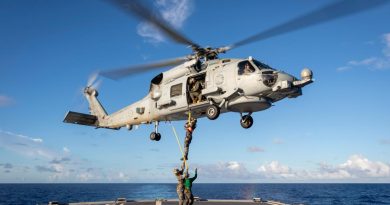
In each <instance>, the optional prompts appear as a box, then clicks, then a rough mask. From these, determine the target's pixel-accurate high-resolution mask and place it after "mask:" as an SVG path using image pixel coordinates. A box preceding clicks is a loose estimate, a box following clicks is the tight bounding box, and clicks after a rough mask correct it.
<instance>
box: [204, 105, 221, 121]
mask: <svg viewBox="0 0 390 205" xmlns="http://www.w3.org/2000/svg"><path fill="white" fill-rule="evenodd" d="M219 113H220V110H219V107H217V106H215V105H210V106H209V107H208V108H207V110H206V115H207V118H209V119H210V120H215V119H217V118H218V116H219Z"/></svg>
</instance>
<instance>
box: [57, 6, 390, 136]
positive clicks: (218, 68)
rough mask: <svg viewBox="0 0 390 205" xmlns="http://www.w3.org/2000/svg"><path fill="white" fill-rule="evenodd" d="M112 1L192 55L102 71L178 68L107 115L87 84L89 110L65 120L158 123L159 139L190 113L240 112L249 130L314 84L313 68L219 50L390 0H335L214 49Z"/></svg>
mask: <svg viewBox="0 0 390 205" xmlns="http://www.w3.org/2000/svg"><path fill="white" fill-rule="evenodd" d="M109 2H110V3H112V4H113V5H115V6H117V7H119V8H120V9H122V10H124V11H125V12H127V13H129V14H132V15H133V16H135V17H138V18H139V19H141V20H146V21H147V22H149V23H151V24H153V25H154V26H155V27H156V28H158V29H159V30H160V31H162V32H163V33H164V34H165V35H166V36H168V37H169V38H171V39H172V40H174V41H176V42H177V43H180V44H184V45H186V46H189V47H191V49H192V53H191V54H189V55H187V56H184V57H179V58H174V59H170V60H164V61H160V62H156V63H152V64H147V65H139V66H133V67H129V68H122V69H117V70H109V71H102V72H100V73H99V74H100V75H102V76H104V77H107V78H111V79H119V78H123V77H126V76H128V75H133V74H136V73H140V72H146V71H150V70H153V69H156V68H161V67H167V66H174V67H173V68H171V69H169V70H166V71H164V72H162V73H159V74H158V75H156V76H155V77H154V78H152V79H151V81H150V89H149V92H148V93H147V95H146V96H145V97H144V98H143V99H141V100H139V101H137V102H135V103H133V104H131V105H128V106H127V107H124V108H123V109H121V110H119V111H117V112H115V113H112V114H108V113H107V112H106V110H105V109H104V107H103V106H102V104H101V103H100V102H99V100H98V98H97V97H98V91H97V90H96V89H95V88H94V87H93V86H91V85H88V86H87V87H86V88H85V89H84V91H83V93H84V95H85V97H86V99H87V101H88V103H89V111H90V114H84V113H78V112H73V111H69V112H68V113H67V114H66V116H65V119H64V122H65V123H72V124H78V125H87V126H93V127H95V128H107V129H116V130H117V129H120V128H122V127H126V128H127V129H128V130H132V128H133V126H135V125H140V124H151V123H154V130H153V132H151V134H150V139H151V140H154V141H159V140H160V139H161V134H160V133H159V132H158V126H159V123H160V122H163V121H179V120H186V119H187V118H188V117H189V115H190V116H192V117H194V118H202V117H207V118H208V119H210V120H215V119H217V118H218V117H219V115H220V114H222V113H226V112H236V113H239V114H240V125H241V126H242V127H243V128H245V129H248V128H250V127H251V126H252V125H253V118H252V116H251V115H252V113H254V112H258V111H262V110H266V109H268V108H270V107H271V106H272V105H273V104H274V103H275V102H277V101H280V100H282V99H285V98H296V97H298V96H301V95H302V88H303V87H305V86H306V85H309V84H311V83H313V82H314V79H313V72H312V71H311V70H310V69H308V68H304V69H303V70H302V71H301V76H300V77H301V78H300V79H298V78H296V77H295V76H293V75H291V74H288V73H286V72H283V71H280V70H277V69H275V68H272V67H271V66H269V65H267V64H265V63H263V62H261V61H258V60H256V59H255V58H253V57H251V56H249V57H248V58H245V59H240V58H220V57H219V56H220V54H224V53H226V52H227V51H229V50H231V49H233V48H237V47H240V46H243V45H246V44H249V43H253V42H256V41H260V40H264V39H267V38H270V37H274V36H276V35H280V34H284V33H288V32H291V31H295V30H298V29H302V28H306V27H309V26H312V25H316V24H320V23H323V22H326V21H330V20H333V19H336V18H340V17H344V16H347V15H351V14H354V13H358V12H361V11H365V10H368V9H372V8H375V7H377V6H380V5H382V4H384V3H387V1H385V0H372V1H364V0H356V1H336V2H333V3H331V4H329V5H326V6H324V7H322V8H320V9H318V10H315V11H312V12H309V13H308V14H305V15H302V16H299V17H297V18H294V19H292V20H290V21H288V22H286V23H283V24H281V25H278V26H275V27H272V28H270V29H267V30H265V31H263V32H260V33H257V34H255V35H253V36H250V37H248V38H245V39H243V40H241V41H238V42H236V43H233V44H230V45H228V46H222V47H217V48H212V47H201V46H199V45H198V44H196V43H194V42H193V41H191V40H190V39H188V38H187V37H185V36H184V35H182V34H180V33H179V32H178V31H177V30H175V29H174V28H172V27H171V26H170V25H169V24H168V23H166V22H165V21H164V20H162V18H161V17H160V16H158V15H156V14H154V13H152V12H151V10H149V8H147V7H146V6H144V5H143V4H141V3H140V2H138V1H136V0H132V1H126V0H111V1H109Z"/></svg>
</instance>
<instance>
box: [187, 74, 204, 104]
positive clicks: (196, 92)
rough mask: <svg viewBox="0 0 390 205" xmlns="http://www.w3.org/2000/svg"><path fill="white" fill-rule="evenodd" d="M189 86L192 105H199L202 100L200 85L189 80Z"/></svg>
mask: <svg viewBox="0 0 390 205" xmlns="http://www.w3.org/2000/svg"><path fill="white" fill-rule="evenodd" d="M189 84H190V97H191V100H192V103H199V102H200V101H201V100H202V89H203V86H202V83H201V82H200V81H199V80H195V78H190V81H189Z"/></svg>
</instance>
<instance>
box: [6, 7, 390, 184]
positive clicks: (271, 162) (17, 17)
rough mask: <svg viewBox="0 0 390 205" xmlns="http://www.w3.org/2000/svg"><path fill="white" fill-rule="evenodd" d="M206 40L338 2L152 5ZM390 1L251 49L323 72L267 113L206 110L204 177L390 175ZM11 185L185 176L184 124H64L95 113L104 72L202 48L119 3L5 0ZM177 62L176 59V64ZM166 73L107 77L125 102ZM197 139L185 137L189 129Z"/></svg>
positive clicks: (111, 100)
mask: <svg viewBox="0 0 390 205" xmlns="http://www.w3.org/2000/svg"><path fill="white" fill-rule="evenodd" d="M148 3H149V4H150V5H152V8H153V10H154V11H155V12H160V13H162V14H163V15H164V16H166V18H167V21H169V22H171V23H172V25H173V26H174V27H175V28H176V29H178V30H179V31H180V32H182V33H183V34H185V35H186V36H187V37H188V38H190V39H192V40H194V41H195V42H197V43H198V44H200V45H202V46H207V45H211V46H222V45H227V44H230V43H233V42H236V41H238V40H241V39H243V38H245V37H248V36H250V35H252V34H254V33H257V32H259V31H261V30H264V29H267V28H270V27H272V26H275V25H277V24H280V23H283V22H285V21H288V20H290V19H291V18H294V17H297V16H299V15H301V14H304V13H307V12H309V11H312V10H314V9H316V8H319V7H321V6H323V5H325V4H327V3H328V1H308V0H299V1H272V2H266V1H255V0H252V1H206V0H199V1H190V0H158V1H148ZM389 11H390V5H389V4H387V5H385V6H382V7H380V8H377V9H374V10H370V11H367V12H364V13H360V14H356V15H353V16H349V17H346V18H342V19H338V20H336V21H331V22H328V23H324V24H321V25H317V26H313V27H310V28H307V29H302V30H299V31H296V32H291V33H288V34H285V35H280V36H277V37H273V38H270V39H267V40H264V41H261V42H257V43H253V44H250V45H247V46H244V47H240V48H237V49H235V50H232V51H230V52H229V53H227V54H225V55H224V56H223V57H226V58H229V57H232V58H247V57H248V56H254V57H255V58H256V59H259V60H261V61H263V62H265V63H267V64H269V65H271V66H273V67H275V68H277V69H281V70H284V71H286V72H288V73H291V74H293V75H295V76H299V72H300V71H301V69H302V68H303V67H309V68H311V69H312V70H313V71H314V78H315V79H316V81H315V83H314V84H311V85H309V86H307V87H305V89H304V90H303V93H304V94H303V95H302V96H301V97H299V98H296V99H286V100H283V101H281V102H278V103H276V104H275V106H273V107H271V108H270V109H268V110H266V111H263V112H258V113H254V114H253V117H254V120H255V122H254V126H253V127H252V128H250V129H248V130H244V129H242V128H241V126H240V125H239V115H238V114H237V113H227V114H224V115H221V116H220V118H219V119H218V120H215V121H210V120H208V119H200V120H199V122H198V128H197V130H196V131H195V133H194V139H193V142H192V144H191V150H190V167H191V169H193V168H195V167H198V168H199V178H198V180H199V182H256V183H261V182H390V158H389V156H390V126H389V122H390V109H389V106H388V105H389V104H390V96H389V95H388V93H389V92H388V88H389V87H390V75H389V74H390V73H389V72H390V26H389V24H388V19H390V12H389ZM0 25H1V27H2V28H1V32H0V33H1V34H0V59H1V60H0V183H4V182H174V181H175V179H174V177H173V175H172V169H173V168H174V167H177V166H179V163H180V162H179V159H180V151H179V148H178V145H177V143H176V139H175V138H174V135H173V133H172V125H173V126H174V127H175V128H176V129H177V130H178V132H179V134H180V135H181V136H182V137H184V130H183V123H184V122H183V121H181V122H173V123H172V124H169V123H161V126H160V132H161V134H162V140H161V141H159V142H154V141H150V140H149V133H150V132H151V131H152V129H153V126H151V125H146V126H140V127H139V128H138V129H136V130H132V131H130V132H129V131H126V130H125V129H122V130H120V131H113V130H104V129H93V128H91V127H84V126H75V125H70V124H64V123H62V120H63V117H64V115H65V113H66V112H67V111H68V110H73V111H78V112H87V111H88V105H87V103H86V100H85V99H84V98H83V96H82V94H81V89H82V88H83V86H85V85H86V83H87V80H88V78H89V76H91V74H93V73H94V72H95V71H96V70H100V69H113V68H119V67H122V66H128V65H135V64H142V63H149V62H152V61H158V60H161V59H166V58H173V57H177V56H183V55H187V54H189V53H190V49H188V48H186V47H185V46H182V45H178V44H176V43H173V42H172V41H170V40H169V39H167V38H166V37H164V36H163V35H161V34H159V33H156V32H155V31H153V30H150V28H148V27H147V25H145V24H143V23H142V22H140V21H139V20H138V19H136V18H134V17H131V16H129V15H128V14H125V13H123V12H122V11H121V10H118V9H117V8H115V7H113V6H112V5H110V4H108V3H107V2H105V1H71V2H69V1H43V0H39V1H8V0H7V1H1V2H0ZM162 70H163V69H162ZM158 72H159V71H155V72H148V73H144V74H140V75H137V76H134V77H129V78H126V79H123V80H120V81H111V80H109V79H102V83H101V85H100V88H99V94H100V95H99V98H100V100H101V102H102V104H103V105H104V106H105V108H106V109H107V111H108V112H110V113H111V112H114V111H116V110H118V109H120V108H122V107H124V106H126V105H128V104H130V103H133V102H135V101H137V100H139V99H141V98H142V97H144V96H145V95H146V94H147V91H148V89H149V81H150V79H151V78H152V77H154V76H155V75H156V74H157V73H158ZM181 141H183V139H181Z"/></svg>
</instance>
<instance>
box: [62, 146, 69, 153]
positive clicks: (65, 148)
mask: <svg viewBox="0 0 390 205" xmlns="http://www.w3.org/2000/svg"><path fill="white" fill-rule="evenodd" d="M62 151H64V152H65V153H70V149H69V148H67V147H64V148H62Z"/></svg>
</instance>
